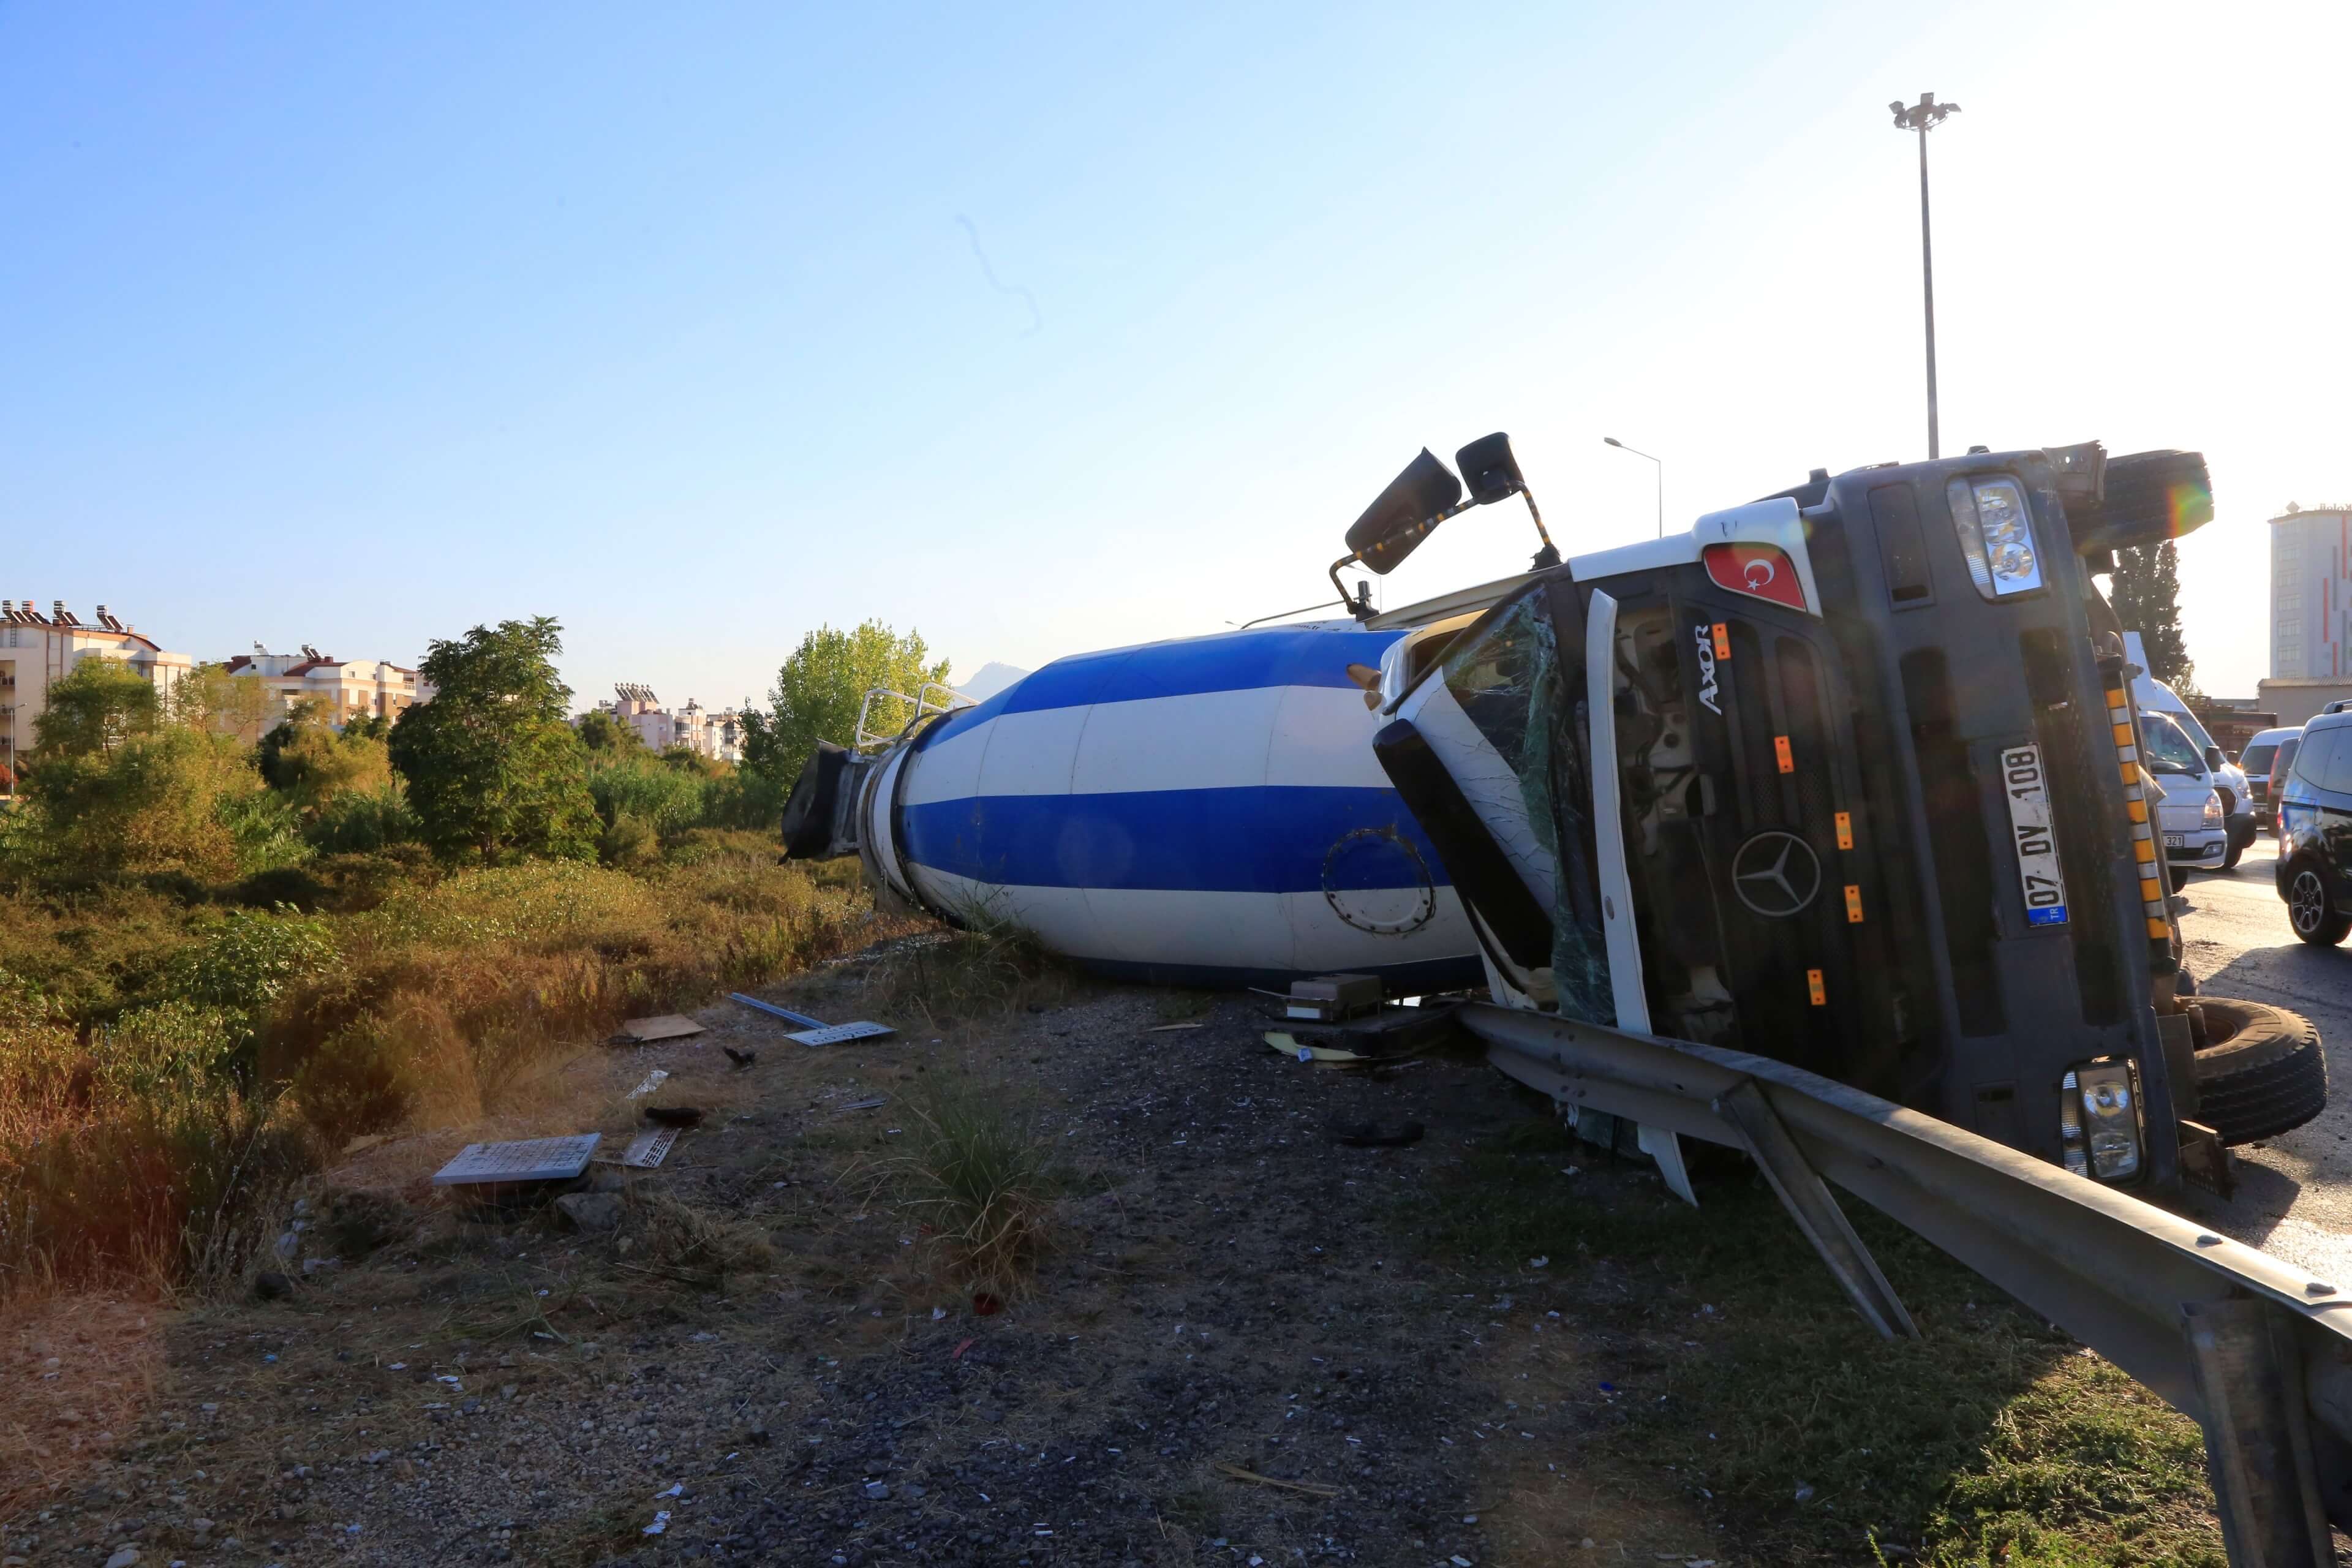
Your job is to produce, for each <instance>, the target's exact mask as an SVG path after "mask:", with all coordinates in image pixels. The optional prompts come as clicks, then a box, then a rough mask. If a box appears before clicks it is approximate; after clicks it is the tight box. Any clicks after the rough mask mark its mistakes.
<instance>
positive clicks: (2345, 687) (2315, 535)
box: [2255, 506, 2352, 724]
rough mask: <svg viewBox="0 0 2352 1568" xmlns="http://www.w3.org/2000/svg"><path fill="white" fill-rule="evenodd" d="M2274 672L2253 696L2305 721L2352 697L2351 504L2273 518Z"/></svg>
mask: <svg viewBox="0 0 2352 1568" xmlns="http://www.w3.org/2000/svg"><path fill="white" fill-rule="evenodd" d="M2270 632H2271V673H2270V676H2269V678H2268V679H2264V680H2263V681H2262V682H2261V684H2260V686H2259V687H2258V691H2259V695H2258V696H2257V698H2256V699H2255V700H2256V701H2257V703H2258V704H2259V705H2260V706H2261V707H2262V708H2263V709H2264V710H2268V711H2270V712H2273V713H2275V714H2277V715H2278V721H2279V722H2280V723H2282V724H2300V723H2302V722H2303V721H2305V720H2306V719H2309V718H2310V717H2311V716H2312V715H2313V714H2315V713H2316V712H2318V711H2319V710H2321V709H2322V708H2324V707H2326V705H2327V704H2328V703H2330V702H2334V701H2336V700H2338V699H2340V698H2345V697H2352V508H2347V507H2340V506H2323V507H2314V508H2312V509H2311V510H2308V511H2306V510H2304V509H2303V508H2301V507H2294V506H2291V507H2289V508H2287V510H2285V511H2284V512H2282V513H2281V514H2280V515H2278V516H2277V517H2274V518H2273V519H2271V625H2270Z"/></svg>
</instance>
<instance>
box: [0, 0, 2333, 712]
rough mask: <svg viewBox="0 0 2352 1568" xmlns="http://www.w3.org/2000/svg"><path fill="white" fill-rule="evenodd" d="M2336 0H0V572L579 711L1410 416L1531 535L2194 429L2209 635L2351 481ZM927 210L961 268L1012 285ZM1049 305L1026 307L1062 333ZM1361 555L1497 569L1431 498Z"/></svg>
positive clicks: (1027, 625) (1275, 586) (1345, 509)
mask: <svg viewBox="0 0 2352 1568" xmlns="http://www.w3.org/2000/svg"><path fill="white" fill-rule="evenodd" d="M2347 16H2352V7H2345V6H2342V5H2332V6H2326V7H2322V6H2317V5H2313V6H2306V7H2300V8H2298V7H2294V6H2286V5H2280V6H2267V5H2266V6H2261V7H2238V8H2233V9H2232V10H2231V11H2228V12H2225V11H2223V10H2221V8H2215V7H2211V6H2202V7H2197V8H2188V7H2180V8H2170V7H2165V6H2160V5H2137V4H2135V5H2116V6H2106V5H2068V4H2064V3H2063V0H2061V3H2055V4H2052V3H2034V4H2021V3H2017V4H2013V3H2007V0H1990V3H1986V4H1979V5H1969V6H1965V7H1961V6H1953V7H1948V8H1946V9H1943V10H1940V11H1938V10H1934V9H1930V8H1926V7H1910V6H1888V5H1775V6H1758V7H1752V8H1749V7H1732V6H1704V5H1699V6H1678V7H1628V6H1622V5H1612V6H1602V7H1591V8H1576V7H1568V6H1560V5H1542V6H1527V7H1513V6H1507V5H1488V6H1481V7H1475V8H1465V7H1435V6H1432V7H1427V8H1424V9H1420V10H1408V9H1403V8H1398V7H1383V6H1369V5H1346V6H1295V7H1267V6H1263V5H1252V6H1230V7H1218V6H1213V5H1192V6H1184V7H1166V8H1162V9H1160V10H1156V11H1154V10H1148V9H1147V8H1144V7H1094V6H1088V7H1077V6H1071V7H1066V8H1057V9H1049V8H1039V7H1024V6H1015V5H992V6H989V7H985V8H982V7H972V6H960V7H953V8H947V7H941V8H937V9H917V8H897V9H885V8H882V7H855V8H853V7H824V8H818V7H785V6H781V5H744V6H740V7H727V6H720V5H687V6H648V5H627V6H620V5H614V6H594V5H561V6H559V5H512V6H482V5H404V6H352V5H329V6H316V5H309V6H296V5H287V6H283V7H275V8H262V7H257V8H230V7H226V6H212V7H184V6H131V5H45V6H39V7H34V6H27V5H6V4H0V235H5V240H0V595H5V596H8V597H26V596H30V597H32V598H35V599H37V601H39V602H40V603H41V604H42V605H44V606H46V605H47V602H48V601H49V600H50V599H52V598H57V597H63V598H65V599H66V600H68V603H69V604H71V605H74V606H76V607H77V608H78V609H79V610H81V611H82V612H83V613H85V614H87V612H88V610H89V606H90V605H92V604H93V603H95V602H98V601H101V600H102V601H104V602H105V603H107V604H108V605H110V606H111V607H113V608H114V609H115V611H116V612H117V613H118V614H121V615H124V616H129V617H130V618H131V619H133V620H135V621H136V622H137V623H138V624H139V625H141V626H142V628H146V629H151V630H152V631H153V632H155V633H157V634H158V635H160V637H162V638H163V641H164V643H165V645H166V646H167V647H176V648H182V649H185V650H187V651H189V652H191V653H194V654H196V655H198V656H199V657H210V658H220V657H226V655H228V654H231V653H235V652H238V651H242V650H244V649H245V648H246V647H248V646H249V645H250V644H251V643H252V642H254V641H255V640H257V639H258V640H261V641H264V642H266V643H268V644H269V645H270V646H271V647H278V648H287V647H292V646H293V645H295V644H297V643H300V642H310V643H315V644H317V645H319V646H320V647H323V648H325V649H326V650H328V651H330V652H331V653H335V654H338V655H341V656H344V657H351V658H395V659H399V660H401V661H403V662H410V661H413V660H414V659H415V658H416V657H417V655H418V654H419V653H421V651H422V649H423V647H424V645H425V641H426V639H427V638H429V637H448V636H453V635H455V634H457V633H458V632H460V631H462V630H463V629H464V628H465V627H467V626H470V625H472V624H474V623H475V622H477V621H482V620H493V619H498V618H500V617H504V616H527V615H533V614H548V615H553V616H558V617H560V618H561V619H562V621H563V623H564V625H565V626H566V627H567V636H568V639H569V643H570V649H569V654H568V657H567V659H566V663H565V668H566V674H567V676H568V678H569V679H571V680H572V683H573V685H574V686H575V687H576V688H578V689H579V694H580V700H581V701H582V702H583V704H584V703H585V701H586V700H590V699H592V698H593V697H596V696H601V695H604V693H605V692H606V690H607V689H609V687H610V684H611V683H612V682H613V681H614V680H623V679H626V680H639V681H645V682H647V683H649V684H651V685H653V686H654V687H655V689H656V690H657V691H658V692H659V693H660V694H661V695H662V696H663V697H664V698H665V699H667V700H673V701H676V700H683V699H685V698H686V697H688V696H694V697H698V698H699V699H701V700H703V701H704V702H705V703H706V704H709V705H718V704H720V703H724V702H727V701H730V700H735V699H738V698H740V697H742V696H745V695H747V694H754V693H757V692H759V691H761V690H762V689H764V688H765V687H766V686H767V684H768V683H769V682H770V680H771V679H772V676H773V672H774V669H775V666H776V665H777V663H778V662H779V661H780V660H781V658H782V656H783V655H784V654H785V653H786V652H787V651H789V649H790V648H791V647H792V646H793V643H794V642H795V641H797V640H798V638H799V637H800V636H801V635H802V633H803V631H805V630H807V629H808V628H810V627H812V626H815V625H817V624H818V623H820V622H823V621H828V620H829V621H832V622H834V623H835V624H843V623H847V622H854V621H856V620H857V619H860V618H862V617H865V616H880V617H882V618H884V619H886V620H887V621H889V622H891V623H893V624H894V625H896V626H899V627H902V628H903V627H907V626H916V627H919V628H920V629H921V630H922V632H923V633H924V634H925V635H926V637H929V640H930V642H931V644H932V646H933V647H934V648H935V649H937V650H939V651H940V652H942V653H945V654H947V655H949V656H950V657H951V658H953V659H954V660H955V661H956V663H957V665H958V666H959V668H961V669H963V670H965V671H969V670H971V668H974V667H976V666H977V665H978V664H980V663H981V662H982V661H984V660H987V659H991V658H999V659H1004V660H1007V661H1009V662H1013V663H1016V664H1021V665H1025V666H1034V665H1035V664H1037V663H1041V662H1043V661H1044V660H1045V659H1047V658H1053V657H1055V656H1056V655H1058V654H1062V653H1067V652H1075V651H1078V650H1081V649H1086V648H1090V647H1106V646H1110V645H1113V644H1117V643H1120V642H1127V641H1133V640H1138V639H1140V638H1144V637H1160V636H1169V635H1175V634H1181V633H1186V632H1193V631H1202V630H1211V629H1215V628H1216V627H1218V626H1221V625H1222V624H1223V622H1225V621H1226V620H1228V619H1234V620H1239V619H1243V618H1246V617H1247V616H1253V615H1257V614H1263V613H1265V612H1267V611H1272V610H1277V609H1281V608H1285V607H1286V606H1289V605H1301V604H1305V603H1307V602H1308V601H1309V600H1311V599H1313V598H1315V597H1316V596H1318V588H1320V587H1321V586H1322V584H1323V579H1322V568H1323V566H1324V564H1325V563H1327V562H1328V560H1329V559H1330V558H1331V557H1332V556H1333V555H1335V554H1337V553H1338V552H1339V547H1338V544H1337V541H1338V538H1339V533H1340V532H1341V531H1342V530H1343V529H1344V528H1345V526H1346V524H1347V523H1348V522H1349V521H1350V520H1351V519H1352V518H1353V517H1354V516H1355V514H1356V512H1357V511H1358V510H1360V507H1361V506H1362V504H1363V502H1364V501H1365V500H1368V499H1369V498H1370V495H1371V494H1372V493H1373V492H1374V491H1376V490H1377V489H1379V488H1380V486H1381V484H1382V483H1383V482H1385V480H1386V479H1388V477H1389V476H1390V475H1391V473H1392V472H1393V471H1394V470H1395V469H1396V468H1398V467H1399V466H1400V465H1401V464H1402V461H1403V460H1404V459H1405V458H1408V457H1410V456H1411V455H1412V452H1413V451H1414V450H1416V449H1417V448H1418V447H1420V446H1422V445H1423V443H1427V444H1428V445H1430V446H1432V447H1435V448H1436V449H1437V450H1438V451H1439V452H1440V453H1441V454H1450V453H1451V451H1452V450H1453V448H1454V447H1455V446H1456V445H1458V444H1460V443H1461V442H1463V441H1465V440H1466V439H1468V438H1470V437H1474V436H1477V435H1480V434H1483V433H1485V432H1486V431H1487V430H1490V429H1496V428H1502V429H1507V430H1509V431H1510V432H1511V433H1512V435H1513V436H1514V437H1515V439H1516V440H1517V444H1518V447H1519V450H1520V453H1521V456H1522V460H1523V462H1524V464H1525V466H1526V468H1527V469H1528V474H1529V477H1530V479H1531V480H1532V481H1533V482H1534V484H1535V485H1536V487H1537V490H1538V495H1539V497H1540V498H1541V499H1542V500H1543V501H1544V502H1545V508H1546V515H1547V519H1548V520H1549V521H1550V522H1551V524H1552V527H1553V530H1554V531H1555V533H1556V534H1558V535H1559V537H1560V538H1561V540H1562V542H1563V543H1564V544H1565V545H1566V546H1567V547H1568V548H1570V549H1571V550H1575V549H1584V548H1592V547H1597V546H1600V545H1603V544H1609V543H1615V542H1623V541H1625V540H1628V539H1632V538H1635V537H1640V536H1642V535H1644V534H1646V533H1648V532H1649V531H1651V529H1652V528H1653V526H1654V523H1653V517H1652V493H1651V488H1650V486H1651V469H1650V467H1649V465H1647V464H1645V463H1643V462H1640V461H1639V460H1638V459H1635V458H1629V457H1626V456H1624V455H1622V454H1621V453H1617V452H1612V451H1609V450H1607V449H1606V448H1604V447H1601V436H1602V435H1604V434H1610V435H1616V436H1619V437H1622V438H1623V439H1624V440H1626V441H1628V442H1629V443H1631V444H1633V445H1634V446H1638V447H1645V448H1647V449H1648V450H1651V451H1654V452H1657V453H1659V454H1661V455H1662V456H1663V457H1664V458H1665V459H1666V468H1665V504H1666V509H1667V514H1668V518H1669V521H1670V522H1675V521H1682V522H1686V521H1687V519H1688V518H1689V517H1690V516H1692V515H1694V514H1696V512H1698V511H1701V510H1708V509H1710V508H1712V507H1716V506H1720V505H1726V504H1729V503H1732V502H1736V501H1738V500H1745V499H1748V497H1750V496H1753V495H1755V494H1758V493H1760V492H1762V491H1764V490H1767V489H1776V488H1779V487H1780V486H1781V485H1783V484H1786V483H1790V482H1792V481H1794V480H1796V479H1801V477H1802V475H1803V472H1804V470H1805V469H1806V468H1810V467H1813V466H1816V465H1820V466H1826V467H1830V468H1842V467H1846V466H1851V465H1853V464H1856V463H1863V462H1869V461H1874V460H1878V459H1882V458H1913V457H1917V456H1921V455H1924V444H1925V437H1924V433H1923V429H1922V416H1921V413H1920V366H1919V359H1920V351H1919V342H1918V338H1919V330H1918V299H1917V293H1918V254H1917V238H1918V234H1917V226H1916V216H1917V215H1916V184H1915V182H1916V167H1915V165H1914V163H1913V161H1912V150H1911V146H1910V144H1909V143H1908V142H1907V141H1906V140H1905V139H1904V138H1902V137H1900V136H1898V135H1897V134H1896V133H1895V132H1894V131H1893V130H1892V129H1890V128H1889V126H1888V125H1887V114H1886V110H1885V104H1886V102H1887V101H1888V100H1890V99H1894V98H1897V97H1902V98H1910V97H1915V96H1916V94H1917V93H1918V92H1919V91H1921V90H1922V89H1933V90H1935V91H1937V93H1938V94H1940V95H1941V96H1943V97H1946V98H1948V99H1953V100H1958V101H1959V102H1960V103H1962V105H1963V106H1964V111H1963V113H1962V114H1961V116H1960V117H1959V118H1958V120H1956V121H1953V122H1952V123H1951V124H1950V125H1949V126H1948V127H1947V128H1946V129H1945V130H1942V131H1939V132H1937V133H1936V136H1935V140H1934V147H1933V153H1934V156H1935V158H1936V160H1937V162H1936V182H1937V183H1936V191H1937V218H1938V230H1937V237H1938V247H1937V262H1938V270H1937V281H1938V303H1939V307H1940V327H1941V331H1942V336H1943V347H1944V395H1945V422H1944V432H1945V440H1946V444H1947V447H1948V449H1957V448H1958V447H1965V446H1966V445H1967V444H1969V442H1971V441H1985V442H1988V443H1990V444H1991V445H1993V446H1994V447H2004V446H2018V445H2041V444H2044V443H2055V442H2064V441H2074V440H2080V439H2085V438H2089V437H2100V438H2104V439H2105V440H2106V441H2107V442H2108V443H2109V445H2110V447H2111V448H2112V449H2116V450H2127V449H2133V448H2137V447H2149V446H2184V447H2202V448H2203V449H2204V450H2205V451H2206V452H2207V453H2208V454H2209V456H2210V458H2211V459H2212V462H2213V468H2214V472H2215V478H2216V488H2217V492H2218V495H2219V498H2220V505H2221V522H2219V523H2218V524H2216V525H2215V526H2214V527H2213V528H2211V529H2209V530H2208V531H2207V532H2206V533H2205V535H2203V536H2201V537H2200V539H2199V540H2198V541H2195V542H2192V544H2191V545H2190V546H2189V572H2188V576H2189V647H2190V651H2191V653H2192V654H2193V655H2194V656H2195V657H2197V658H2198V659H2199V661H2200V672H2201V673H2202V675H2203V677H2204V684H2205V685H2206V686H2207V688H2208V689H2213V690H2218V691H2223V692H2240V691H2247V690H2251V689H2252V683H2253V680H2254V679H2255V678H2256V677H2257V676H2258V675H2260V674H2262V673H2264V671H2263V668H2262V663H2261V661H2262V659H2263V643H2262V640H2261V635H2260V622H2261V616H2262V605H2263V592H2264V584H2265V582H2266V574H2265V562H2264V555H2263V546H2264V538H2263V519H2265V518H2267V517H2268V516H2270V515H2271V514H2272V513H2273V511H2275V510H2277V509H2278V508H2279V507H2280V506H2282V505H2283V504H2284V502H2285V501H2287V500H2290V499H2297V500H2303V501H2304V502H2305V503H2306V504H2308V503H2311V502H2314V501H2316V500H2344V499H2352V439H2347V430H2352V323H2347V306H2346V294H2347V289H2346V283H2347V273H2352V205H2347V190H2352V179H2347V174H2352V169H2347V161H2348V160H2347V147H2352V131H2347V124H2352V121H2347V119H2346V116H2347V110H2346V108H2345V107H2344V106H2345V102H2346V99H2345V88H2344V84H2343V79H2342V78H2343V62H2344V61H2345V60H2346V59H2347V58H2352V50H2347V44H2352V36H2347ZM960 217H965V218H969V219H970V221H971V224H972V225H973V226H975V228H976V230H977V233H978V236H979V237H980V240H981V243H982V246H983V247H985V250H986V253H987V258H988V262H989V264H990V265H991V266H992V268H993V270H994V273H995V276H996V279H998V280H999V282H1000V283H1002V284H1003V285H1005V286H1008V287H1013V288H1019V289H1027V290H1028V291H1029V293H1030V295H1031V296H1034V300H1035V302H1036V311H1037V317H1036V318H1035V319H1033V316H1032V314H1031V309H1030V306H1029V304H1028V303H1027V302H1026V300H1024V298H1022V297H1021V296H1020V295H1018V294H1013V293H1006V292H1000V291H999V290H998V289H995V288H992V286H991V283H990V279H989V277H988V275H987V272H986V270H984V268H983V267H982V263H981V261H980V260H979V259H978V258H976V257H975V256H974V254H973V250H972V244H971V237H970V236H969V235H968V233H967V231H966V229H965V228H964V227H963V226H961V224H960V223H959V221H958V220H959V218H960ZM1039 320H1042V325H1040V324H1037V323H1038V321H1039ZM1448 532H1449V533H1450V534H1451V537H1448V536H1447V535H1446V534H1441V535H1440V537H1439V539H1438V540H1437V541H1436V542H1434V543H1433V544H1432V545H1431V546H1430V547H1429V548H1428V549H1427V550H1425V551H1424V552H1423V555H1422V556H1421V557H1419V558H1416V559H1415V560H1414V561H1413V562H1412V563H1410V564H1409V565H1408V566H1407V567H1406V568H1405V569H1404V570H1403V571H1402V572H1401V573H1399V574H1397V576H1396V577H1395V578H1393V579H1391V580H1390V581H1389V582H1388V583H1386V584H1383V592H1384V593H1385V594H1386V595H1388V598H1389V601H1390V602H1391V603H1394V602H1402V598H1404V597H1407V596H1418V595H1420V594H1422V593H1423V592H1429V591H1434V590H1436V589H1439V588H1442V587H1445V586H1450V585H1453V584H1457V583H1460V582H1463V581H1466V580H1469V579H1471V578H1473V577H1477V576H1486V575H1492V574H1496V573H1498V572H1501V571H1504V570H1507V569H1510V568H1511V567H1512V566H1513V565H1514V564H1515V563H1519V562H1522V561H1523V560H1524V557H1525V554H1526V552H1527V550H1528V547H1529V545H1528V539H1527V538H1526V537H1525V529H1524V524H1523V523H1522V522H1520V521H1519V520H1518V519H1517V518H1506V517H1504V516H1502V515H1500V513H1499V512H1489V513H1484V514H1476V515H1474V516H1473V517H1470V518H1465V519H1464V520H1463V521H1460V522H1458V523H1455V524H1454V525H1452V527H1451V529H1450V530H1449V531H1448Z"/></svg>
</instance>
